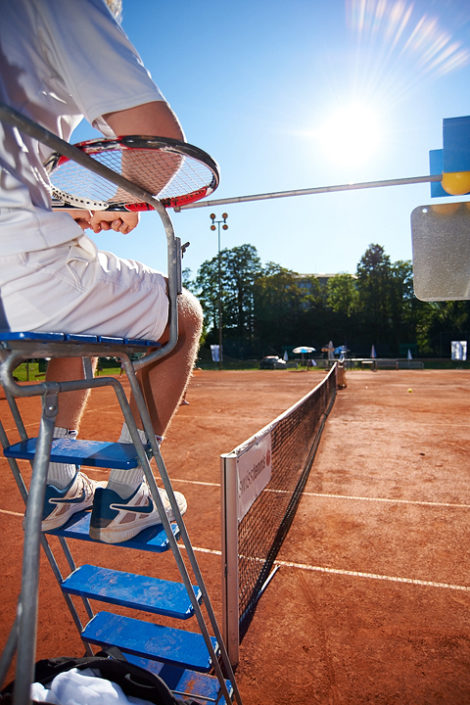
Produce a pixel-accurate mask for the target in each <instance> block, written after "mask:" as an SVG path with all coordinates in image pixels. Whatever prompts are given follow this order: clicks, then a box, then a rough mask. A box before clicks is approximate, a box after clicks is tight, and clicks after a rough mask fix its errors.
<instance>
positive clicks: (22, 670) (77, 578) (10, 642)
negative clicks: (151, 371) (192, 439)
mask: <svg viewBox="0 0 470 705" xmlns="http://www.w3.org/2000/svg"><path fill="white" fill-rule="evenodd" d="M0 118H1V119H5V120H6V121H10V122H12V121H13V120H14V119H16V118H17V114H15V115H13V116H11V115H9V114H6V113H5V110H4V109H3V108H2V107H0ZM31 125H32V127H31V126H30V125H26V129H30V130H31V131H34V123H31ZM21 127H23V128H24V124H23V123H22V124H21ZM44 132H45V131H44V130H42V128H41V129H40V132H39V133H38V134H37V135H36V134H33V136H34V137H36V138H37V139H41V140H42V141H45V137H44ZM46 137H47V139H50V140H52V141H53V142H54V148H55V149H57V150H58V151H60V147H61V145H60V144H59V145H58V142H59V143H61V142H62V141H61V140H58V138H56V137H55V135H52V136H51V135H50V134H49V133H48V135H47V136H46ZM64 144H66V143H64ZM67 147H70V146H69V145H67ZM97 170H99V165H97ZM129 190H130V189H129ZM141 193H142V190H141V189H140V191H139V195H141ZM146 196H147V198H148V202H149V203H151V204H152V206H153V207H154V208H155V210H156V211H157V213H158V215H159V216H160V219H161V221H162V223H163V226H164V229H165V234H166V240H167V252H168V281H169V298H170V337H169V341H168V343H166V344H165V345H163V346H162V345H159V344H158V343H156V342H155V341H149V340H130V339H124V338H110V337H106V336H93V335H83V334H77V335H74V334H70V333H63V332H47V333H41V332H31V331H13V332H12V331H9V330H0V383H1V385H2V387H3V389H4V392H5V396H6V399H7V401H8V405H9V408H10V411H11V414H12V416H13V419H14V421H15V425H16V429H17V434H18V436H19V441H18V442H15V443H10V441H9V438H8V437H7V433H6V431H5V428H4V426H3V424H2V423H1V422H0V441H1V443H2V446H3V450H4V455H5V457H6V458H7V461H8V464H9V466H10V469H11V471H12V473H13V476H14V478H15V480H16V483H17V485H18V488H19V491H20V493H21V495H22V497H23V499H24V501H25V505H26V512H25V519H24V524H23V526H24V547H23V562H22V581H21V592H20V595H19V598H18V608H17V616H16V619H15V621H14V624H13V626H12V629H11V632H10V635H9V638H8V639H7V642H6V644H5V647H4V650H3V653H2V656H1V659H0V683H1V682H2V681H3V680H4V678H5V677H6V674H7V672H8V670H9V669H10V666H11V664H12V663H13V660H14V659H15V654H16V666H15V667H16V670H15V689H14V695H13V703H14V705H28V704H29V703H30V702H31V698H30V686H31V683H32V681H33V677H34V665H35V654H36V641H37V635H36V628H37V627H36V624H37V614H38V586H39V557H40V549H41V547H42V548H43V550H44V552H45V554H46V556H47V559H48V561H49V564H50V566H51V568H52V571H53V573H54V575H55V577H56V579H57V581H58V583H59V585H60V587H61V589H62V592H63V595H64V598H65V602H66V605H67V606H68V608H69V610H70V613H71V615H72V618H73V621H74V623H75V625H76V626H77V629H78V631H79V634H80V636H81V639H82V641H83V643H84V647H85V651H86V653H87V654H90V655H92V654H93V653H94V652H93V648H94V647H97V646H98V647H114V648H116V647H117V649H119V651H120V652H121V653H122V654H123V655H124V656H125V658H126V659H127V660H128V661H130V662H131V663H134V664H137V665H140V666H142V667H144V668H146V669H147V670H150V671H152V672H154V673H156V674H157V675H159V676H160V677H161V678H163V680H164V681H165V682H166V683H167V685H168V686H169V688H170V689H171V690H172V691H173V693H174V695H175V696H176V697H177V698H180V699H184V698H192V700H194V701H196V702H201V703H204V702H216V703H226V704H227V705H228V703H231V702H233V700H236V702H238V703H240V705H241V698H240V694H239V692H238V689H237V686H236V683H235V678H234V675H233V670H232V667H231V664H230V660H229V658H228V655H227V651H226V648H225V645H224V643H223V639H222V637H221V634H220V631H219V628H218V625H217V621H216V618H215V615H214V611H213V608H212V606H211V602H210V599H209V596H208V594H207V589H206V587H205V584H204V580H203V577H202V574H201V571H200V568H199V566H198V563H197V559H196V556H195V554H194V550H193V548H192V544H191V541H190V538H189V536H188V533H187V530H186V527H185V524H184V521H183V519H182V517H181V514H180V511H179V509H178V504H177V502H176V499H175V496H174V492H173V488H172V485H171V481H170V478H169V475H168V472H167V469H166V466H165V462H164V460H163V457H162V454H161V452H160V448H159V446H158V444H157V442H156V440H155V436H154V433H153V427H152V423H151V420H150V414H149V411H148V409H147V405H146V402H145V398H144V396H143V394H142V391H141V389H140V386H139V383H138V380H137V377H136V371H137V370H139V369H141V368H144V367H145V366H146V365H149V364H152V363H153V362H155V361H157V360H158V359H160V358H161V357H163V356H164V355H167V354H168V353H169V352H170V351H171V350H172V349H173V347H174V345H175V344H176V341H177V337H178V320H177V303H178V296H179V295H180V293H181V257H182V253H181V242H180V240H179V238H177V237H175V234H174V230H173V226H172V223H171V220H170V218H169V216H168V214H167V212H166V210H165V209H164V208H163V206H161V204H159V203H158V201H155V199H153V197H152V195H151V194H146ZM54 357H61V358H64V357H82V359H83V367H84V378H82V379H76V380H71V381H66V382H60V383H58V382H47V381H39V380H36V381H34V382H32V383H26V384H24V383H18V381H17V380H16V379H15V374H14V373H15V369H16V368H17V367H18V365H19V364H21V363H22V362H24V361H27V360H30V359H46V358H48V359H50V358H54ZM95 357H114V358H117V359H118V360H119V361H120V364H121V367H122V370H123V372H124V373H125V375H126V378H127V380H128V381H129V385H130V388H131V390H132V393H133V395H134V398H135V400H136V404H137V407H138V410H139V414H140V417H141V421H142V425H143V428H144V431H145V434H146V438H147V441H146V443H143V442H142V441H141V439H140V436H139V433H138V431H137V427H136V424H135V422H134V419H133V416H132V413H131V410H130V406H129V403H128V399H127V396H126V393H125V390H124V387H123V384H122V382H121V379H120V378H119V379H118V378H117V377H110V376H108V377H101V376H100V377H95V376H94V374H93V371H92V359H93V358H95ZM100 387H110V388H111V389H112V390H113V391H114V393H115V395H116V398H117V402H118V404H119V407H120V410H121V412H122V417H123V420H124V421H125V422H126V423H127V426H128V428H129V431H130V435H131V439H132V443H115V442H108V441H97V440H92V441H90V440H78V439H76V440H68V439H54V438H53V431H54V427H55V418H56V415H57V409H58V398H59V394H61V393H64V392H67V391H74V390H82V389H96V388H100ZM34 396H35V397H40V398H41V400H42V411H41V417H40V421H39V433H38V435H37V437H35V438H31V437H29V436H28V434H27V431H26V428H25V424H24V423H23V419H22V416H21V412H20V408H19V407H20V405H19V404H18V403H17V399H21V398H24V397H34ZM25 460H26V461H30V463H31V465H32V472H31V480H30V483H29V488H27V487H26V483H25V481H24V480H23V476H22V472H21V469H20V464H19V463H21V462H24V461H25ZM50 461H55V462H66V463H73V464H76V465H81V466H89V467H100V468H121V469H126V468H127V469H131V468H134V467H136V466H137V465H140V466H141V467H142V468H143V471H144V474H145V477H146V479H147V482H148V484H149V487H150V491H151V494H152V497H153V499H154V501H155V504H156V506H157V508H158V510H159V514H160V517H161V518H162V524H161V526H158V527H151V528H149V529H146V530H144V531H143V532H141V533H140V534H139V535H138V536H136V537H135V538H133V539H131V540H130V541H127V542H125V543H123V544H119V545H114V546H108V549H109V550H111V551H115V552H118V553H117V554H116V555H117V556H118V555H119V549H120V547H122V546H124V547H127V548H133V549H136V550H139V551H149V552H152V553H156V554H158V553H161V552H163V551H167V550H171V551H172V553H173V556H174V559H175V562H176V565H177V567H178V571H179V575H180V576H181V580H182V582H181V583H177V582H172V581H167V580H165V579H164V578H160V577H158V578H157V577H150V576H143V575H136V574H131V573H127V572H123V571H120V570H110V569H108V568H103V567H100V566H94V565H88V564H87V565H80V566H77V565H76V564H75V561H74V558H73V551H72V548H71V544H72V543H73V540H81V541H89V542H92V541H93V539H91V538H90V536H89V534H88V527H89V521H90V514H89V512H86V511H85V512H79V513H77V514H76V515H75V516H74V517H73V518H72V519H71V520H70V521H69V522H68V523H67V524H66V525H65V526H64V527H62V528H60V529H55V530H52V531H50V532H47V533H43V532H41V520H42V509H43V503H44V497H45V490H46V480H47V470H48V465H49V462H50ZM155 475H156V476H157V477H158V478H159V481H161V486H163V487H164V489H165V490H166V492H167V494H168V498H169V501H170V504H171V506H172V509H173V512H174V516H175V521H174V522H171V523H170V522H169V521H168V518H167V516H166V513H165V511H164V507H163V504H162V500H161V497H160V494H159V492H158V488H157V483H156V480H155ZM49 534H51V535H53V536H56V537H58V544H59V546H60V550H61V551H62V552H63V555H64V557H65V560H66V563H67V565H68V566H69V568H70V574H69V575H67V576H64V575H62V572H61V570H60V568H59V562H58V561H57V559H56V556H55V555H54V552H53V550H52V548H51V542H50V541H49ZM178 542H180V543H182V544H183V547H184V551H185V556H186V558H185V559H184V558H183V555H182V551H181V549H180V546H179V543H178ZM56 543H57V542H56ZM108 549H107V550H108ZM117 560H118V559H117ZM77 600H78V607H77ZM90 600H98V601H100V602H107V603H109V604H111V605H113V604H114V605H121V606H125V607H126V608H131V609H135V610H139V612H147V613H148V614H149V615H165V617H171V618H172V619H175V620H183V619H184V620H186V619H188V618H191V617H195V619H196V621H197V624H198V630H197V631H196V632H192V631H188V630H186V629H178V628H176V627H173V626H171V627H170V626H162V625H159V624H157V623H155V622H154V621H147V620H142V619H135V618H131V617H127V616H122V615H120V614H113V613H112V612H97V613H95V612H94V610H93V609H92V606H91V603H90ZM202 607H204V613H203V610H202ZM83 612H84V613H85V615H86V617H85V620H84V619H83ZM84 621H86V623H85V624H84V623H83V622H84ZM165 621H167V620H165ZM57 655H58V654H51V656H57ZM59 655H60V654H59Z"/></svg>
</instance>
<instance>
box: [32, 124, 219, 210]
mask: <svg viewBox="0 0 470 705" xmlns="http://www.w3.org/2000/svg"><path fill="white" fill-rule="evenodd" d="M74 147H76V148H77V149H79V150H80V151H81V152H83V153H84V154H87V155H88V156H90V157H91V158H92V159H93V160H95V161H96V162H97V163H99V164H101V165H102V166H103V167H106V168H108V169H111V170H112V171H113V172H115V173H117V174H119V175H120V176H122V177H124V178H125V179H127V180H128V181H129V182H132V184H133V185H135V186H138V187H139V189H144V190H145V191H146V192H147V195H148V197H149V200H150V197H151V198H154V199H156V200H157V201H159V202H160V203H161V204H162V205H163V206H164V207H165V208H177V207H179V206H182V205H187V204H189V203H194V201H197V200H199V199H200V198H204V197H205V196H208V195H209V194H211V193H212V192H213V191H215V189H216V188H217V186H218V184H219V170H218V166H217V164H216V162H215V161H214V160H213V159H212V158H211V157H210V156H209V155H208V154H206V153H205V152H203V151H202V150H201V149H199V148H198V147H194V146H193V145H190V144H187V143H186V142H180V141H179V140H174V139H170V138H163V137H141V136H126V137H117V138H113V139H94V140H87V141H86V142H79V143H78V144H75V145H74ZM45 168H46V171H47V172H48V174H49V179H50V182H51V196H52V207H53V208H83V209H87V210H96V211H99V210H107V211H143V210H154V208H153V206H152V205H151V204H149V203H147V202H146V201H145V200H142V194H140V197H139V196H138V195H133V194H131V193H129V192H128V191H126V189H125V186H124V187H123V186H122V185H119V186H117V185H116V184H115V183H113V182H112V181H110V180H109V179H108V178H106V176H102V175H101V174H100V173H96V172H95V171H91V170H90V169H87V168H86V167H85V166H82V165H81V164H79V163H78V162H76V161H74V160H73V159H70V158H69V157H67V156H63V155H62V154H60V153H58V152H54V153H53V154H52V155H51V156H50V157H49V158H48V159H47V161H46V163H45ZM98 171H99V170H98Z"/></svg>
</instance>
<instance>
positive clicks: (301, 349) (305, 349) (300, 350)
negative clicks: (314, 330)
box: [292, 345, 315, 355]
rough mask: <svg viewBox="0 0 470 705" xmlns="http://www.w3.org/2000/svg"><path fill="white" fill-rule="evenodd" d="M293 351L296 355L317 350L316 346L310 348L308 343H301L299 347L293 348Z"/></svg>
mask: <svg viewBox="0 0 470 705" xmlns="http://www.w3.org/2000/svg"><path fill="white" fill-rule="evenodd" d="M292 352H293V353H295V354H296V355H301V354H302V355H303V354H304V353H312V352H315V348H309V347H308V346H307V345H301V346H300V347H298V348H294V349H293V350H292Z"/></svg>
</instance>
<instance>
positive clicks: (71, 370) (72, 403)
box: [46, 357, 96, 431]
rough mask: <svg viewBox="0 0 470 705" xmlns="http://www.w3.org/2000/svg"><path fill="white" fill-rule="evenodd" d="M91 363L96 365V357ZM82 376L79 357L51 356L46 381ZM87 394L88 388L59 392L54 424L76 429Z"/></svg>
mask: <svg viewBox="0 0 470 705" xmlns="http://www.w3.org/2000/svg"><path fill="white" fill-rule="evenodd" d="M93 364H94V366H96V359H95V360H94V362H93ZM83 378H84V373H83V363H82V358H81V357H61V358H53V359H52V360H50V362H49V364H48V366H47V373H46V381H47V382H68V381H69V380H73V379H83ZM89 394H90V390H89V389H85V390H79V391H76V392H63V393H61V394H59V411H58V413H57V418H56V426H59V427H61V428H68V429H74V430H76V431H78V429H79V426H80V421H81V418H82V415H83V412H84V410H85V406H86V403H87V400H88V396H89Z"/></svg>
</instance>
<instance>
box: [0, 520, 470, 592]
mask: <svg viewBox="0 0 470 705" xmlns="http://www.w3.org/2000/svg"><path fill="white" fill-rule="evenodd" d="M0 514H10V515H11V516H17V517H23V516H24V515H23V514H20V513H19V512H10V511H8V510H7V509H0ZM178 545H179V547H180V548H181V549H182V548H185V546H184V545H183V544H181V545H180V544H178ZM193 551H196V552H198V553H207V554H210V555H213V556H221V555H222V551H220V550H218V549H215V548H202V547H201V546H193ZM252 560H254V561H257V562H260V563H264V560H263V559H262V558H252ZM274 565H277V566H283V567H285V568H295V569H297V570H306V571H310V572H316V573H328V574H330V575H347V576H350V577H353V578H366V579H368V580H384V581H387V582H391V583H405V584H407V585H420V586H423V587H433V588H440V589H445V590H460V591H462V592H470V586H467V585H453V584H451V583H438V582H435V581H432V580H418V579H415V578H402V577H398V576H393V575H380V574H378V573H363V572H361V571H358V570H343V569H341V568H326V567H324V566H317V565H309V564H308V563H294V562H292V561H281V560H276V561H274Z"/></svg>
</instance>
